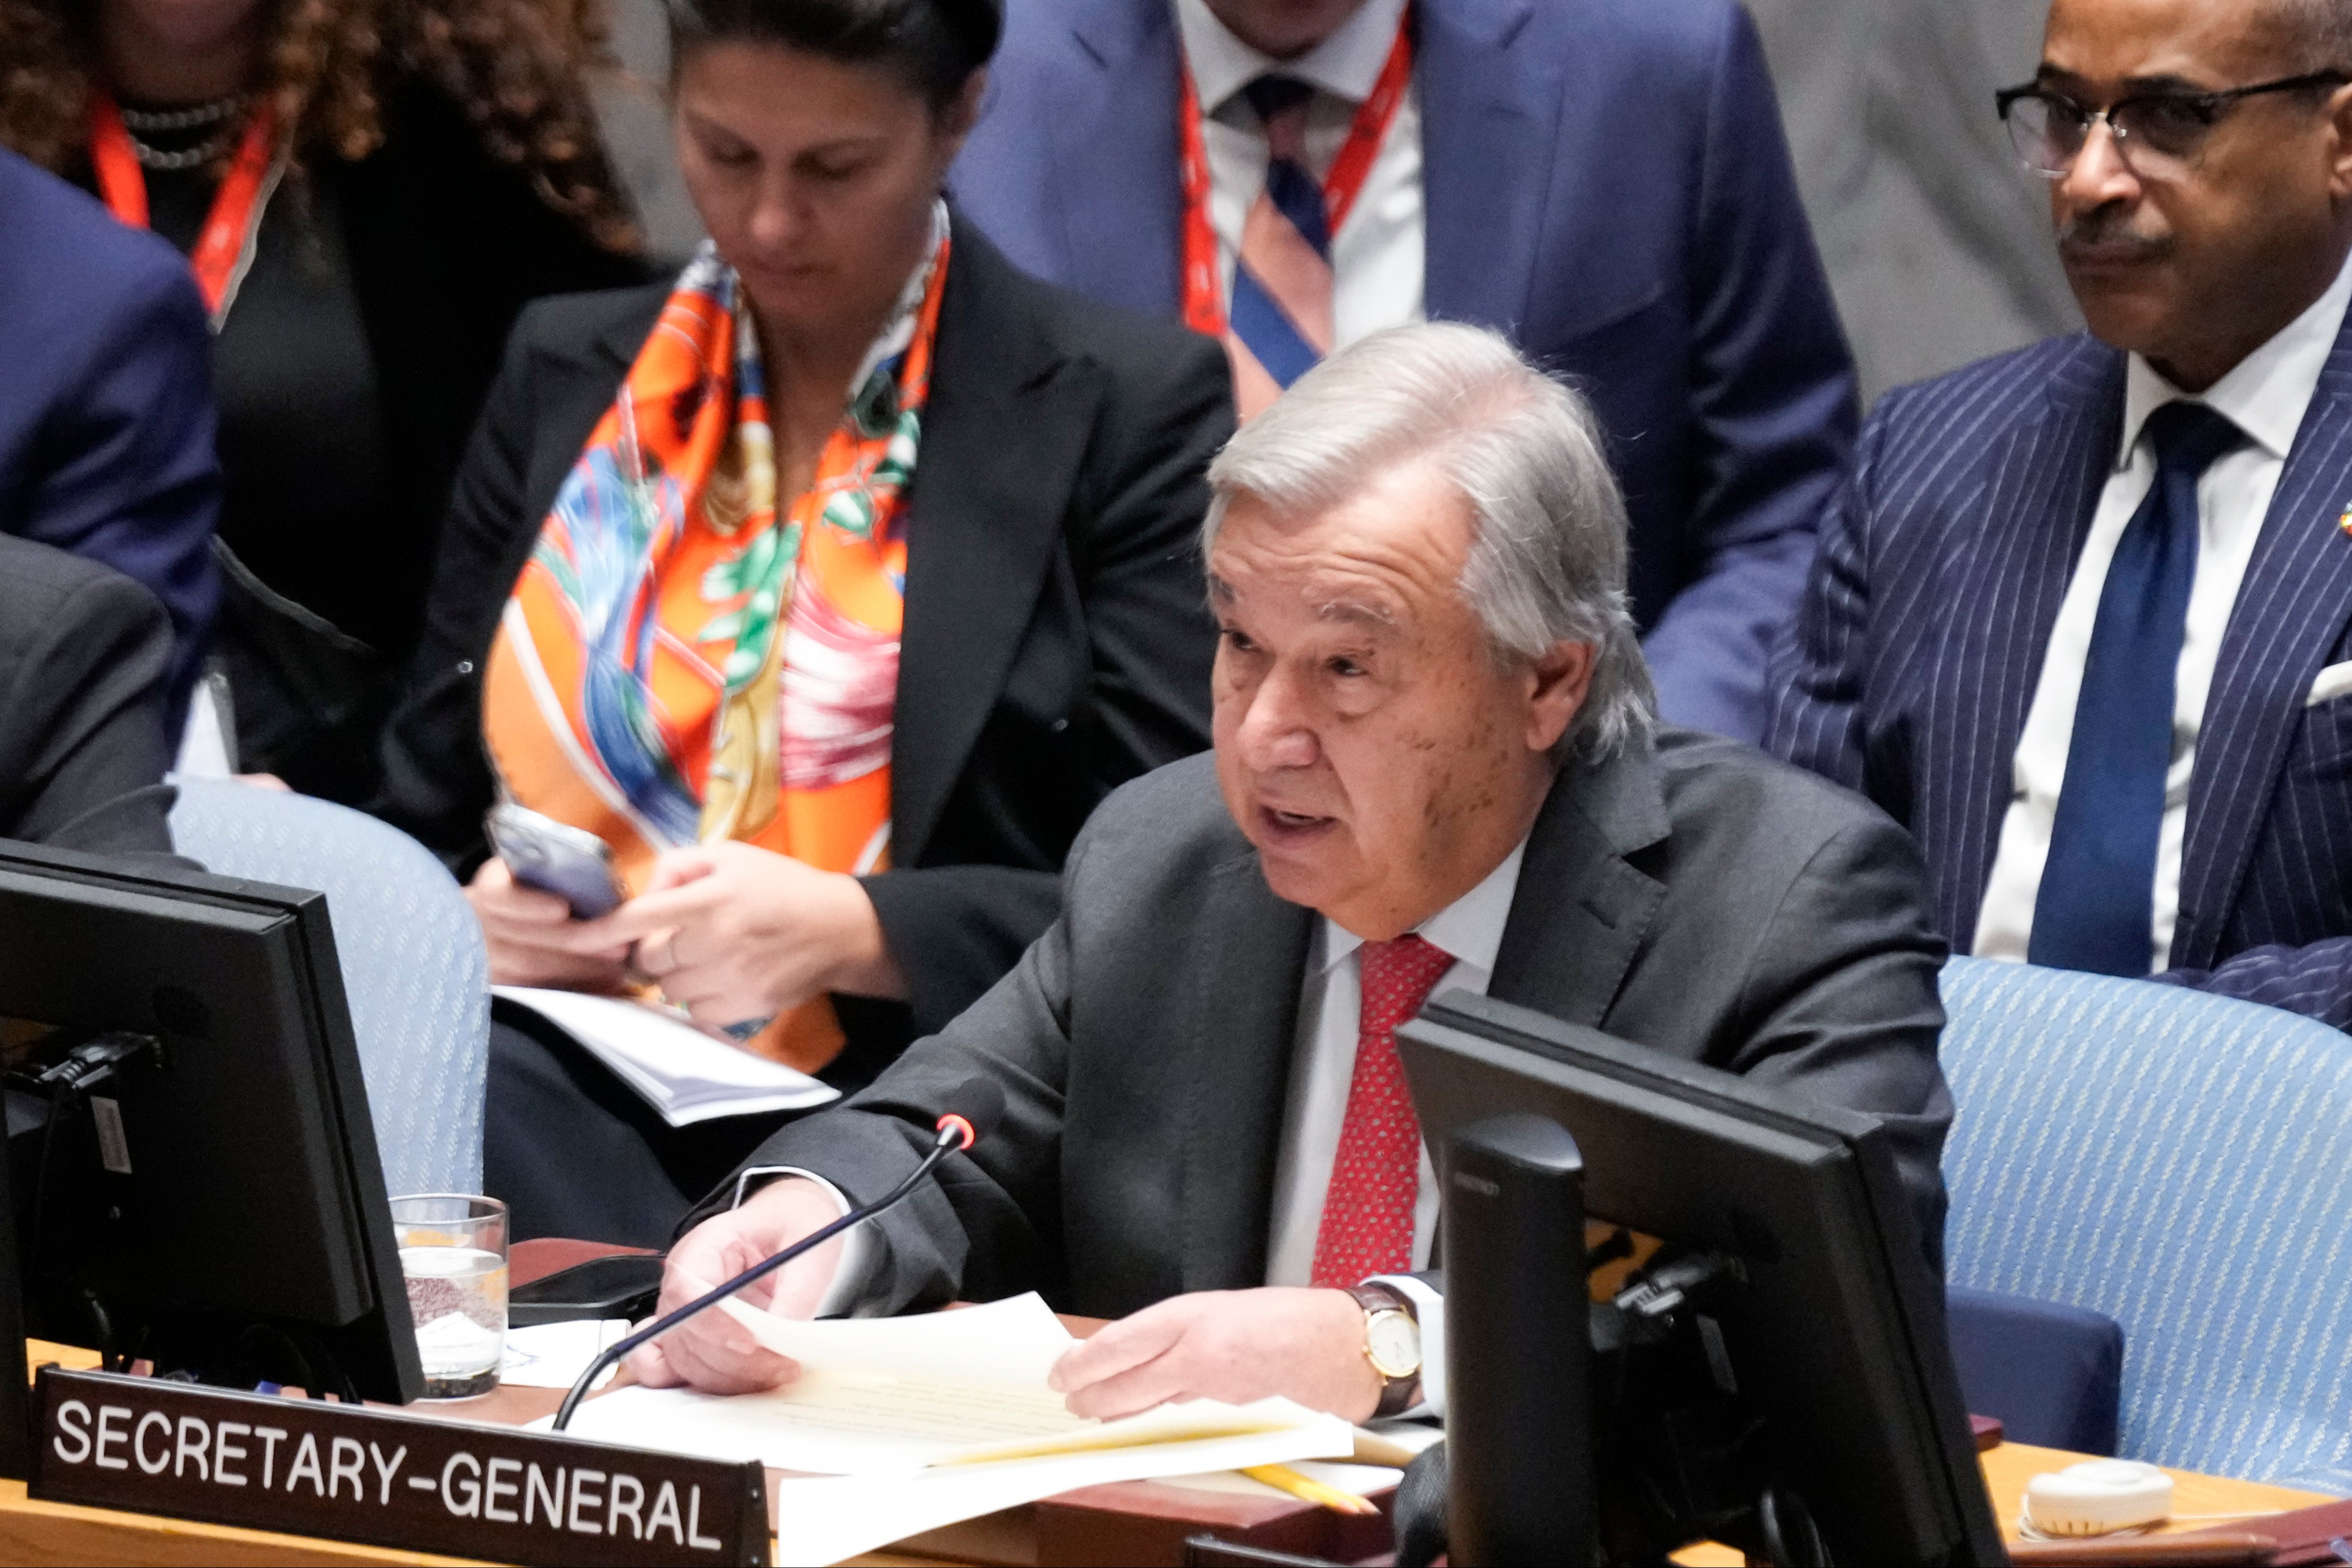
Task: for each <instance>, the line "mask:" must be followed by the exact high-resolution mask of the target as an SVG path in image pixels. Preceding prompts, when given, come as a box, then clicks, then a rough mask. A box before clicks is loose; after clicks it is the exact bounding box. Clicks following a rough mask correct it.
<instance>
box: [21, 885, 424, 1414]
mask: <svg viewBox="0 0 2352 1568" xmlns="http://www.w3.org/2000/svg"><path fill="white" fill-rule="evenodd" d="M0 1046H5V1049H6V1051H7V1054H8V1056H9V1058H10V1065H9V1068H8V1072H7V1095H8V1127H9V1134H10V1135H9V1139H8V1144H9V1161H8V1164H9V1167H10V1171H9V1174H10V1177H11V1186H13V1188H14V1192H13V1197H14V1204H13V1207H14V1210H15V1216H14V1218H15V1220H16V1225H15V1229H16V1238H15V1247H14V1258H13V1261H14V1262H15V1263H16V1274H17V1276H18V1281H19V1288H20V1290H21V1294H22V1300H23V1302H24V1312H25V1318H26V1328H27V1330H28V1331H29V1332H30V1333H33V1334H34V1335H35V1336H37V1337H41V1338H49V1339H56V1340H61V1341H64V1342H66V1343H79V1344H86V1345H92V1346H95V1347H97V1348H101V1349H105V1350H108V1351H110V1352H111V1353H113V1354H115V1355H116V1356H117V1357H119V1358H121V1359H124V1360H129V1359H132V1358H144V1359H147V1360H151V1361H152V1362H154V1363H155V1364H156V1366H157V1369H158V1370H159V1371H163V1372H184V1373H190V1374H194V1375H197V1376H199V1377H200V1378H202V1379H203V1380H205V1381H207V1382H220V1383H241V1384H243V1385H246V1386H251V1385H253V1383H254V1382H255V1381H256V1380H259V1379H267V1380H270V1381H276V1382H279V1383H287V1384H300V1385H303V1386H306V1387H308V1388H310V1389H311V1390H313V1391H319V1390H321V1389H323V1390H327V1391H333V1392H339V1393H344V1394H353V1393H355V1394H357V1395H358V1396H362V1397H365V1398H370V1399H378V1400H387V1401H394V1402H397V1403H401V1404H406V1403H408V1402H410V1401H412V1400H414V1399H415V1398H417V1397H418V1396H420V1395H421V1394H422V1393H423V1392H424V1372H423V1368H422V1366H421V1365H420V1364H419V1361H418V1354H417V1344H416V1336H415V1331H414V1329H413V1327H412V1326H411V1320H410V1317H409V1311H408V1298H407V1293H406V1287H405V1285H404V1282H403V1280H402V1276H401V1271H400V1262H399V1257H398V1253H397V1250H396V1245H395V1241H394V1233H393V1228H392V1214H391V1208H390V1206H389V1204H388V1203H387V1201H386V1197H385V1193H384V1187H383V1168H382V1166H381V1165H380V1164H379V1162H378V1159H377V1155H376V1142H375V1128H374V1124H373V1121H372V1120H371V1119H370V1116H369V1113H368V1101H367V1087H366V1083H365V1082H364V1080H363V1079H362V1076H361V1071H360V1061H359V1051H358V1048H357V1046H356V1044H355V1043H354V1041H353V1040H352V1023H351V1013H350V1009H349V1006H348V1004H347V1003H346V1001H345V998H344V995H343V984H342V974H341V969H340V968H339V967H337V964H336V959H335V939H334V934H333V931H332V930H331V927H330V926H329V924H328V919H327V904H326V899H325V897H324V896H323V895H322V894H316V893H306V892H299V891H297V890H294V889H290V888H282V887H273V886H268V885H267V884H264V883H251V882H244V881H239V880H236V879H234V878H230V877H223V876H211V875H206V874H204V873H196V872H192V871H187V870H184V869H181V868H180V867H177V866H175V865H173V864H172V863H170V862H163V861H161V860H157V861H154V862H148V863H137V862H132V861H129V860H125V859H121V858H101V857H98V856H92V855H85V854H79V853H73V852H65V851H58V850H51V849H43V848H37V847H35V846H32V845H28V844H20V843H14V842H5V841H0ZM77 1049H79V1050H80V1051H82V1053H83V1057H82V1060H83V1061H90V1060H91V1059H93V1058H95V1059H98V1060H100V1061H104V1059H106V1058H108V1057H112V1056H116V1055H118V1054H119V1056H120V1060H116V1061H111V1062H110V1063H108V1064H107V1066H106V1071H105V1074H104V1081H103V1082H100V1083H99V1084H97V1085H96V1086H95V1087H92V1088H89V1089H86V1090H82V1091H79V1092H76V1091H69V1090H68V1089H65V1088H63V1087H61V1084H62V1082H64V1081H65V1080H68V1079H69V1078H71V1077H73V1076H78V1075H82V1073H83V1070H81V1069H75V1070H72V1071H64V1072H59V1071H49V1069H50V1068H51V1067H52V1065H53V1064H55V1063H57V1062H58V1061H61V1060H63V1059H64V1058H66V1057H67V1056H68V1054H69V1053H71V1052H72V1051H75V1050H77ZM45 1073H46V1076H47V1081H46V1082H44V1081H43V1079H44V1074H45ZM5 1261H7V1260H0V1262H5ZM0 1284H5V1281H0ZM0 1330H5V1324H0ZM5 1375H6V1374H5V1369H0V1376H5Z"/></svg>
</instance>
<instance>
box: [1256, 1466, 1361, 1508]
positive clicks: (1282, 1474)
mask: <svg viewBox="0 0 2352 1568" xmlns="http://www.w3.org/2000/svg"><path fill="white" fill-rule="evenodd" d="M1242 1474H1244V1475H1245V1476H1247V1477H1249V1479H1252V1480H1254V1481H1264V1482H1265V1484H1266V1485H1267V1486H1270V1487H1272V1488H1274V1489H1275V1490H1276V1491H1286V1492H1288V1493H1289V1494H1290V1495H1291V1496H1293V1497H1295V1498H1297V1500H1299V1501H1301V1502H1311V1503H1314V1504H1317V1505H1318V1507H1322V1508H1328V1509H1329V1510H1330V1511H1332V1512H1334V1513H1364V1514H1370V1513H1378V1512H1380V1509H1379V1507H1378V1506H1377V1505H1375V1504H1373V1503H1371V1502H1369V1501H1367V1500H1364V1499H1362V1498H1360V1497H1358V1496H1357V1495H1356V1494H1355V1493H1354V1492H1349V1491H1341V1490H1339V1488H1338V1487H1334V1486H1325V1485H1324V1484H1323V1483H1322V1482H1321V1481H1318V1480H1317V1479H1314V1478H1313V1477H1311V1476H1302V1475H1300V1474H1299V1473H1298V1472H1297V1470H1294V1469H1291V1468H1290V1467H1289V1466H1288V1465H1250V1466H1246V1467H1244V1469H1243V1470H1242Z"/></svg>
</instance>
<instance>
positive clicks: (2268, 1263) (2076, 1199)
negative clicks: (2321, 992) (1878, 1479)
mask: <svg viewBox="0 0 2352 1568" xmlns="http://www.w3.org/2000/svg"><path fill="white" fill-rule="evenodd" d="M1943 991H1944V1005H1945V1007H1946V1008H1947V1009H1948V1010H1949V1012H1950V1015H1951V1023H1950V1026H1949V1027H1948V1029H1947V1030H1945V1032H1944V1044H1943V1060H1944V1071H1945V1072H1946V1074H1947V1075H1948V1077H1949V1078H1950V1080H1951V1084H1952V1093H1953V1097H1954V1098H1955V1100H1956V1101H1957V1102H1958V1105H1959V1113H1958V1118H1957V1119H1956V1120H1955V1122H1954V1124H1953V1127H1952V1137H1951V1142H1950V1145H1949V1146H1948V1149H1947V1151H1946V1153H1945V1156H1944V1171H1945V1176H1946V1178H1947V1180H1948V1182H1949V1184H1950V1186H1951V1195H1952V1213H1951V1222H1950V1227H1949V1228H1948V1232H1947V1235H1946V1243H1947V1249H1948V1256H1949V1259H1950V1273H1951V1279H1952V1281H1953V1282H1954V1283H1956V1284H1962V1285H1969V1286H1974V1287H1977V1288H1979V1289H1981V1290H1990V1291H2009V1292H2011V1293H2014V1294H2018V1295H2024V1296H2032V1297H2037V1298H2040V1299H2042V1300H2044V1301H2063V1302H2066V1303H2069V1304H2071V1305H2074V1306H2080V1307H2088V1308H2091V1309H2093V1310H2095V1311H2097V1312H2105V1313H2106V1314H2107V1315H2108V1316H2110V1317H2112V1318H2114V1319H2116V1321H2117V1322H2121V1323H2122V1324H2123V1325H2124V1333H2125V1350H2124V1379H2123V1421H2122V1431H2121V1433H2120V1437H2119V1442H2118V1445H2117V1451H2118V1452H2119V1453H2120V1454H2122V1455H2123V1456H2124V1457H2126V1458H2138V1459H2148V1460H2153V1461H2155V1462H2158V1463H2160V1464H2168V1465H2176V1466H2179V1467H2182V1468H2185V1469H2198V1470H2205V1471H2209V1472H2212V1473H2216V1474H2221V1475H2228V1476H2243V1477H2247V1478H2252V1479H2267V1480H2275V1481H2279V1482H2282V1483H2292V1484H2297V1485H2303V1486H2307V1487H2311V1488H2314V1489H2315V1490H2334V1491H2338V1492H2343V1491H2352V1039H2347V1037H2346V1036H2344V1035H2342V1034H2339V1033H2338V1032H2336V1030H2332V1029H2329V1028H2327V1027H2326V1025H2324V1024H2320V1023H2315V1022H2314V1021H2312V1020H2311V1019H2305V1018H2302V1017H2299V1016H2297V1015H2295V1014H2293V1013H2287V1012H2281V1011H2279V1010H2277V1009H2273V1008H2264V1007H2256V1006H2254V1005H2252V1004H2251V1003H2247V1002H2238V1001H2231V1000H2229V999H2227V998H2221V997H2212V996H2207V995H2205V994H2203V993H2201V992H2198V991H2192V990H2188V989H2185V988H2179V987H2173V986H2159V985H2152V984H2150V983H2148V982H2147V981H2145V980H2116V979H2108V978H2105V977H2099V976H2092V975H2081V974H2074V973H2070V972H2067V971H2063V970H2055V969H2043V968H2036V967H2031V966H2027V965H2021V964H2001V963H1993V962H1990V961H1987V960H1983V959H1977V958H1955V959H1953V960H1952V961H1951V963H1950V964H1949V965H1948V966H1947V967H1946V968H1945V970H1944V977H1943Z"/></svg>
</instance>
